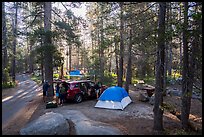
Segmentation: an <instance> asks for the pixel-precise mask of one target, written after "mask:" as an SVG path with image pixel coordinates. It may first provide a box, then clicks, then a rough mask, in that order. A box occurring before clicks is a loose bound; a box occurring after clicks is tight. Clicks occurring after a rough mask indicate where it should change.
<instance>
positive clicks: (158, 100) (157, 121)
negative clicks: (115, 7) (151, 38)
mask: <svg viewBox="0 0 204 137" xmlns="http://www.w3.org/2000/svg"><path fill="white" fill-rule="evenodd" d="M165 13H166V3H165V2H160V3H159V29H158V48H157V63H156V88H155V103H154V109H153V112H154V126H153V130H154V131H156V132H162V131H163V130H164V129H163V109H162V105H163V94H162V93H163V90H164V89H163V88H164V87H163V86H164V60H165V45H164V44H165V37H164V36H165Z"/></svg>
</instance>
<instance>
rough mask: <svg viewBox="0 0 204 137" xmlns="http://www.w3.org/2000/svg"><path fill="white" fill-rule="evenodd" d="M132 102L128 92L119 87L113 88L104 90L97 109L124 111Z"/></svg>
mask: <svg viewBox="0 0 204 137" xmlns="http://www.w3.org/2000/svg"><path fill="white" fill-rule="evenodd" d="M131 102H132V100H131V99H130V97H129V95H128V93H127V91H126V90H125V89H124V88H121V87H119V86H112V87H109V88H107V89H106V90H104V92H103V93H102V94H101V96H100V97H99V99H98V102H97V103H96V105H95V107H98V108H108V109H121V110H123V109H124V108H125V107H126V106H127V105H128V104H130V103H131Z"/></svg>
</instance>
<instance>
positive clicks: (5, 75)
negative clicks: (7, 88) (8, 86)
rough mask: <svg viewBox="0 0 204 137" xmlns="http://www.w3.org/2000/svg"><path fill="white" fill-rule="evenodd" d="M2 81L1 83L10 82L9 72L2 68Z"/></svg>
mask: <svg viewBox="0 0 204 137" xmlns="http://www.w3.org/2000/svg"><path fill="white" fill-rule="evenodd" d="M2 81H3V82H9V81H11V77H10V76H9V70H8V69H7V68H4V69H3V74H2Z"/></svg>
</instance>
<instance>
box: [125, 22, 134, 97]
mask: <svg viewBox="0 0 204 137" xmlns="http://www.w3.org/2000/svg"><path fill="white" fill-rule="evenodd" d="M130 22H131V23H132V18H131V21H130ZM132 29H133V28H132V27H131V28H130V41H129V46H128V63H127V71H126V82H125V90H126V91H127V92H128V93H129V84H130V83H131V79H132V68H131V67H132Z"/></svg>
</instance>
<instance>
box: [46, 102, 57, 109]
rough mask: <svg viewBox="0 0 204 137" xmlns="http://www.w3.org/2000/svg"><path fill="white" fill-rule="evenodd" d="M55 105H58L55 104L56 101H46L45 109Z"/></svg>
mask: <svg viewBox="0 0 204 137" xmlns="http://www.w3.org/2000/svg"><path fill="white" fill-rule="evenodd" d="M56 107H58V106H57V103H56V102H52V101H51V102H48V103H47V104H46V109H47V108H56Z"/></svg>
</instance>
